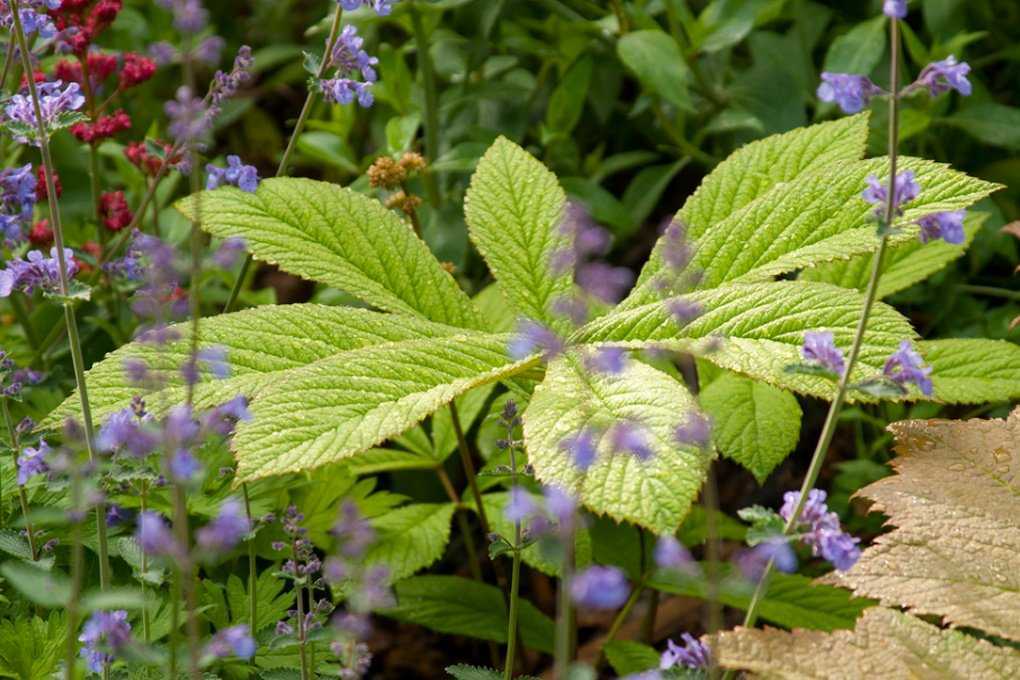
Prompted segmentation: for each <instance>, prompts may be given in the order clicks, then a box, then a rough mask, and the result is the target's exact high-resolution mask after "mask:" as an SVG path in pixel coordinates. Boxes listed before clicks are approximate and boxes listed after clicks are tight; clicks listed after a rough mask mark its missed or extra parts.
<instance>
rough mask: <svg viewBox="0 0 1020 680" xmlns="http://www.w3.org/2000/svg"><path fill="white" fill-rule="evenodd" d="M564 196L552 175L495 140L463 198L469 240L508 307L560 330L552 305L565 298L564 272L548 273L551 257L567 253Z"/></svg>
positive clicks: (569, 282) (568, 278) (567, 281)
mask: <svg viewBox="0 0 1020 680" xmlns="http://www.w3.org/2000/svg"><path fill="white" fill-rule="evenodd" d="M565 202H566V196H565V194H564V193H563V189H561V188H560V185H559V182H558V181H557V180H556V176H555V175H553V174H552V173H551V172H549V170H547V169H546V167H545V166H544V165H542V164H541V163H540V162H538V161H537V160H535V159H534V158H533V157H532V156H531V155H530V154H528V152H526V151H525V150H524V149H522V148H520V147H519V146H517V145H516V144H514V143H513V142H511V141H509V140H508V139H506V138H504V137H500V138H499V139H497V140H496V142H495V143H494V144H493V145H492V146H491V147H489V150H488V151H487V152H486V153H485V155H484V156H483V157H482V159H481V161H479V163H478V170H477V171H476V172H475V174H474V176H473V177H472V178H471V186H470V188H469V189H468V192H467V195H466V196H465V198H464V216H465V218H466V219H467V223H468V230H469V233H470V235H471V240H472V241H473V242H474V244H475V246H476V247H477V248H478V251H479V252H480V253H481V254H482V256H483V257H484V258H485V261H486V262H487V263H488V265H489V268H490V269H491V270H492V273H493V274H494V275H495V276H496V278H497V279H498V280H499V288H500V290H501V291H502V293H503V295H504V296H505V297H506V299H507V300H508V301H509V302H510V303H511V305H512V306H513V308H514V309H515V310H516V311H517V312H518V313H519V314H522V315H524V316H526V317H529V318H532V319H536V320H539V321H544V322H546V323H549V324H551V325H553V326H562V324H564V319H563V318H562V316H560V317H557V316H555V315H553V314H552V310H551V306H552V304H553V303H554V302H555V301H556V300H557V299H558V298H560V297H564V296H566V295H569V294H570V292H571V290H572V288H573V278H572V275H571V271H570V268H569V267H566V268H564V270H563V271H560V272H558V273H557V272H555V271H553V269H554V268H553V266H552V265H553V263H552V260H553V256H554V253H556V252H557V251H560V250H563V249H564V248H568V249H569V248H570V243H571V241H570V238H569V235H568V234H566V233H565V232H564V231H563V230H561V228H560V221H561V219H562V218H563V207H564V204H565Z"/></svg>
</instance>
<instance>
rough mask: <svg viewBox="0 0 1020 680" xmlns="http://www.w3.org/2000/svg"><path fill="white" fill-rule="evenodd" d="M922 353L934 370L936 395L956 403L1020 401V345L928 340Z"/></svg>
mask: <svg viewBox="0 0 1020 680" xmlns="http://www.w3.org/2000/svg"><path fill="white" fill-rule="evenodd" d="M918 351H919V352H920V353H921V355H922V356H923V357H924V358H925V361H927V362H928V363H929V364H930V365H931V367H932V373H931V378H932V383H933V384H934V385H935V396H936V397H937V398H938V399H939V400H940V401H945V402H948V403H952V404H983V403H985V402H989V401H1005V400H1008V399H1017V398H1020V346H1018V345H1016V344H1015V343H1012V342H1008V341H1006V340H984V339H960V340H926V341H924V342H919V343H918Z"/></svg>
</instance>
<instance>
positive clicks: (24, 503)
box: [0, 399, 39, 561]
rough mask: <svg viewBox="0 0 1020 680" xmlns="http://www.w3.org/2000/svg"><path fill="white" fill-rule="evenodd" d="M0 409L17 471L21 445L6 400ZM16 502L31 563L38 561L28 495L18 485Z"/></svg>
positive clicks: (0, 402) (2, 402) (0, 404)
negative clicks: (19, 505)
mask: <svg viewBox="0 0 1020 680" xmlns="http://www.w3.org/2000/svg"><path fill="white" fill-rule="evenodd" d="M0 408H2V409H3V412H4V423H6V425H7V433H8V434H9V435H10V437H11V462H12V463H14V469H15V471H17V469H18V451H20V450H21V444H20V442H19V441H18V430H17V429H16V428H15V426H14V419H13V418H11V408H10V406H9V405H8V404H7V400H6V399H0ZM18 501H19V502H20V503H21V517H22V519H24V521H25V531H26V532H27V533H28V548H29V551H30V552H31V553H32V561H35V560H37V559H39V553H38V552H37V551H36V547H35V531H34V530H33V528H32V520H30V519H29V518H28V495H27V494H26V493H25V487H23V486H21V485H20V484H19V485H18Z"/></svg>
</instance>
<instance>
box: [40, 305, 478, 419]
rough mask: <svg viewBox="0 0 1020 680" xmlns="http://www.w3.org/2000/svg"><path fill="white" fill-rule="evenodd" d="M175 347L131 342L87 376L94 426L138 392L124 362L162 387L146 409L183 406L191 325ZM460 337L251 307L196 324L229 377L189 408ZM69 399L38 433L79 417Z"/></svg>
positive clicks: (397, 321) (411, 321) (201, 390)
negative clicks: (383, 348) (404, 344)
mask: <svg viewBox="0 0 1020 680" xmlns="http://www.w3.org/2000/svg"><path fill="white" fill-rule="evenodd" d="M173 330H174V331H175V332H176V333H177V334H178V335H179V336H180V339H179V340H177V341H175V342H171V343H169V344H167V345H164V346H154V345H151V344H146V343H141V342H133V343H131V344H128V345H125V346H123V347H121V348H120V349H118V350H117V351H115V352H113V353H111V354H110V355H109V356H107V357H106V358H105V359H104V360H103V361H101V362H99V363H98V364H96V365H94V366H93V367H92V368H91V369H89V370H88V371H87V372H86V374H85V377H86V380H87V381H88V387H89V400H90V402H91V404H92V414H93V417H94V418H96V419H97V420H101V419H102V418H103V417H104V416H106V415H108V414H109V413H111V412H113V411H117V410H119V409H122V408H126V407H128V406H129V405H130V403H131V398H132V397H134V396H135V395H137V394H139V392H140V391H141V390H140V389H139V387H138V386H137V385H134V384H132V383H131V382H130V381H129V380H128V379H127V376H126V375H125V372H124V362H125V360H128V359H139V360H142V361H144V362H145V363H146V364H147V365H148V366H149V369H150V370H152V371H155V372H158V373H159V374H161V375H162V376H164V377H165V378H166V380H167V381H168V383H167V387H166V388H165V389H164V390H162V391H160V392H156V393H153V394H150V395H148V396H147V405H148V407H149V409H150V410H152V411H157V412H158V411H159V410H160V409H161V408H166V407H168V406H171V405H173V404H176V403H179V402H180V401H183V398H184V383H183V381H182V379H181V375H180V367H181V366H182V365H183V364H184V362H185V361H186V360H187V359H188V357H189V356H190V352H191V324H190V323H182V324H178V325H177V326H174V327H173ZM463 332H464V331H463V330H462V329H457V328H452V327H450V326H444V325H442V324H437V323H431V322H429V321H426V320H424V319H421V318H418V317H413V316H405V315H398V314H383V313H380V312H372V311H368V310H364V309H355V308H353V307H327V306H324V305H315V304H300V305H274V306H266V307H256V308H253V309H247V310H244V311H240V312H234V313H232V314H222V315H220V316H215V317H211V318H208V319H202V320H201V321H200V323H199V338H200V344H199V348H200V349H205V348H210V347H221V348H223V349H225V350H226V351H227V359H228V360H229V362H230V370H231V374H230V377H228V378H227V379H225V380H215V379H211V378H210V377H209V376H208V375H206V376H204V379H203V380H202V381H201V382H200V383H199V384H198V385H196V386H195V404H196V405H197V406H199V407H206V406H215V405H218V404H221V403H223V402H226V401H228V400H230V399H232V398H233V397H235V396H237V395H238V394H243V395H245V396H247V397H249V398H251V397H254V396H256V395H257V394H259V393H260V391H261V390H262V389H263V388H269V389H272V388H273V387H274V386H275V385H277V384H279V382H280V380H281V379H282V378H283V376H284V375H286V374H287V373H288V372H290V371H293V370H295V369H299V368H302V367H304V366H307V365H308V364H312V363H314V362H316V361H321V360H323V359H328V358H330V357H333V356H336V355H338V354H341V353H343V352H347V351H350V350H354V349H360V348H363V347H372V346H374V345H380V344H384V343H387V342H400V341H406V340H415V339H422V340H424V339H428V338H442V337H449V336H451V335H455V334H457V333H463ZM78 409H79V406H78V397H77V396H76V395H72V396H71V397H68V399H67V400H65V401H64V403H63V404H61V406H59V407H58V408H57V409H55V410H54V411H53V413H51V414H50V416H49V417H48V418H47V420H46V421H45V422H44V423H43V425H44V426H55V425H58V424H59V423H60V422H62V421H63V419H64V418H66V417H69V416H77V414H78V412H79V410H78Z"/></svg>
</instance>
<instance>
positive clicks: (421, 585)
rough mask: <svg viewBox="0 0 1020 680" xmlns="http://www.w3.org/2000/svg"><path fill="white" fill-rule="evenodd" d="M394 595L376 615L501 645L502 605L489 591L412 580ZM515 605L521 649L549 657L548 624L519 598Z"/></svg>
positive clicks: (460, 581) (452, 579)
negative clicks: (393, 600) (392, 601)
mask: <svg viewBox="0 0 1020 680" xmlns="http://www.w3.org/2000/svg"><path fill="white" fill-rule="evenodd" d="M395 590H396V596H397V606H396V607H393V608H392V609H387V610H384V611H382V612H380V613H382V614H384V615H386V616H389V617H392V618H394V619H398V620H400V621H407V622H409V623H414V624H417V625H419V626H425V627H426V628H431V629H432V630H435V631H438V632H440V633H447V634H450V635H466V636H468V637H473V638H478V639H481V640H492V641H494V642H506V617H507V611H506V603H505V602H504V601H503V594H502V593H501V592H500V591H499V589H498V588H496V587H495V586H490V585H488V584H485V583H479V582H478V581H473V580H470V579H466V578H461V577H460V576H414V577H412V578H409V579H405V580H403V581H401V582H400V583H398V584H397V585H396V586H395ZM520 605H521V608H520V635H521V639H522V640H523V641H524V644H525V645H527V646H528V647H530V648H532V649H537V650H539V651H541V652H552V648H553V622H552V620H550V619H549V617H547V616H546V615H545V614H543V613H542V612H540V611H539V610H538V609H536V608H535V606H534V605H533V604H531V603H530V602H528V601H527V600H525V599H523V598H522V599H521V601H520Z"/></svg>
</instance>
